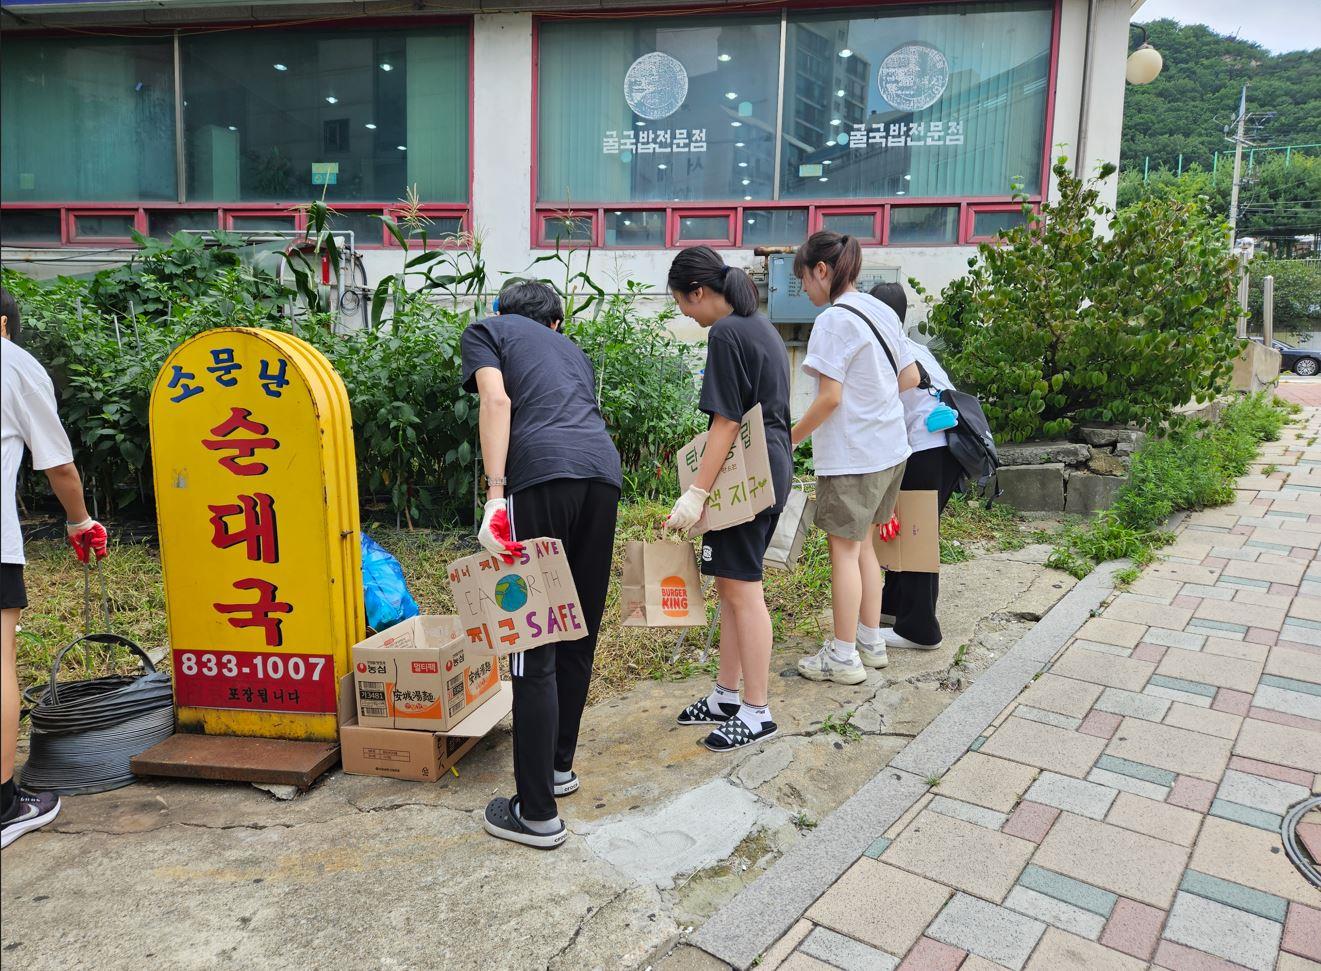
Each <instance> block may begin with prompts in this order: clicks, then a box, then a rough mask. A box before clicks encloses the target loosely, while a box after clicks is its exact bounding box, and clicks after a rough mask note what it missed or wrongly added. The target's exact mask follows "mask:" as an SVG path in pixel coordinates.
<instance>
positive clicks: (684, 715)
mask: <svg viewBox="0 0 1321 971" xmlns="http://www.w3.org/2000/svg"><path fill="white" fill-rule="evenodd" d="M717 707H718V708H720V711H718V712H717V711H712V710H711V706H710V704H708V703H707V699H706V698H698V699H697V700H696V701H694V702H693V703H692V704H691V705H689V706H688V707H687V708H685V709H684V710H683V711H681V712H679V717H678V718H676V719H675V721H677V722H678V723H679V724H680V725H723V724H724V723H725V722H727V721H729V720H730V719H731V718H733V717H734V714H735V712H737V711H738V705H726V704H723V703H722V704H720V705H718V706H717ZM730 708H732V709H734V711H729V710H728V709H730Z"/></svg>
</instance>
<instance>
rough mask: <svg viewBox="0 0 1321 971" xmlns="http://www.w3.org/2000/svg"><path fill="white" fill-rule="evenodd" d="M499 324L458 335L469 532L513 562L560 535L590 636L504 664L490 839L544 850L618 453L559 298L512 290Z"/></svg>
mask: <svg viewBox="0 0 1321 971" xmlns="http://www.w3.org/2000/svg"><path fill="white" fill-rule="evenodd" d="M498 306H499V309H500V316H498V317H488V318H487V319H485V320H480V321H478V322H477V323H475V324H472V325H471V326H470V327H468V328H467V329H466V330H465V331H464V332H463V338H462V340H461V343H460V346H461V350H462V354H463V387H464V389H465V390H467V391H476V392H477V394H478V397H479V399H480V402H481V405H480V413H479V419H478V423H479V429H480V433H481V445H482V463H483V466H484V467H485V469H486V480H487V491H486V495H487V502H486V508H485V511H484V515H483V516H482V523H481V527H480V528H479V530H478V533H477V538H478V540H479V541H480V542H481V544H482V546H484V547H485V548H486V549H487V550H489V551H490V552H492V553H494V554H496V555H498V556H504V557H506V562H511V560H510V559H509V557H510V556H511V553H513V552H515V551H521V546H520V544H519V542H518V540H519V538H520V537H522V538H524V539H531V538H533V537H537V536H549V537H554V538H556V539H561V540H564V541H565V542H564V549H565V553H566V555H567V557H568V560H569V570H570V572H571V573H572V574H573V582H574V584H575V585H576V586H577V588H578V597H579V600H580V601H581V603H582V608H583V615H584V621H585V623H586V627H587V636H586V637H584V638H582V639H580V640H576V641H565V642H564V643H561V644H545V645H543V646H541V647H535V648H532V649H531V650H528V651H523V652H522V653H519V654H514V655H512V656H511V657H510V659H509V671H510V675H511V677H512V680H513V687H514V783H515V789H516V794H515V795H514V797H513V798H511V799H504V798H499V799H493V800H492V801H491V803H490V804H489V805H488V806H487V807H486V819H485V827H486V831H487V832H488V833H490V834H491V835H492V836H498V837H500V838H501V839H508V840H513V841H514V842H518V843H523V844H525V845H528V846H536V847H539V848H542V849H552V848H554V847H556V846H559V845H560V844H561V843H563V842H564V839H565V836H566V835H567V830H566V829H565V827H564V823H563V822H561V820H560V818H559V814H558V810H557V808H556V805H555V797H556V796H567V795H568V794H569V793H571V792H576V791H577V790H578V776H577V775H576V774H574V771H573V756H574V751H575V749H576V748H577V745H578V728H579V724H580V723H581V721H582V713H583V707H584V705H585V704H586V703H587V686H588V684H589V682H590V681H591V677H592V658H593V655H594V654H595V651H596V636H597V633H598V632H599V630H600V628H601V614H602V613H603V611H604V610H605V595H606V588H607V587H608V586H609V583H610V560H611V556H612V554H613V552H614V542H615V519H616V516H617V514H618V511H619V491H620V486H621V484H622V479H621V476H620V469H619V453H618V452H617V451H615V445H614V442H612V441H611V440H610V435H609V433H608V432H607V431H606V427H605V419H604V418H603V417H602V416H601V409H600V406H599V405H598V404H597V400H596V377H595V372H594V371H593V369H592V363H591V361H589V360H588V359H587V355H586V354H584V353H583V352H582V351H581V350H580V349H579V348H578V346H577V345H575V344H574V343H573V341H571V340H569V338H567V337H565V336H564V335H563V334H561V333H560V332H559V328H560V324H561V322H562V319H563V317H564V310H563V306H562V304H561V303H560V298H559V296H558V295H557V294H556V293H555V291H554V290H552V289H551V288H550V287H548V286H546V285H545V284H543V283H529V282H523V281H518V282H515V283H513V284H511V285H508V286H506V287H505V288H504V289H503V290H502V291H501V293H500V299H499V302H498Z"/></svg>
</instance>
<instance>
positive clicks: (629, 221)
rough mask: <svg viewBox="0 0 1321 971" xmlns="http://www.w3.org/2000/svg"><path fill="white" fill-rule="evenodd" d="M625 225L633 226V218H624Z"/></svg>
mask: <svg viewBox="0 0 1321 971" xmlns="http://www.w3.org/2000/svg"><path fill="white" fill-rule="evenodd" d="M624 225H625V226H632V225H633V220H631V219H625V220H624Z"/></svg>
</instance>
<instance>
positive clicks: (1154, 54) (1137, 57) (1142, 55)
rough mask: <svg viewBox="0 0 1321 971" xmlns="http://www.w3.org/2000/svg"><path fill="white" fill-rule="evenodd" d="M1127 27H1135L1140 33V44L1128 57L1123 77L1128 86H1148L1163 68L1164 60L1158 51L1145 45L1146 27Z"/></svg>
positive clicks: (1130, 25) (1138, 25) (1136, 25)
mask: <svg viewBox="0 0 1321 971" xmlns="http://www.w3.org/2000/svg"><path fill="white" fill-rule="evenodd" d="M1129 27H1130V28H1134V27H1136V28H1137V29H1138V30H1140V31H1142V42H1141V43H1140V44H1139V45H1138V49H1137V50H1135V51H1134V52H1133V53H1132V54H1130V55H1128V66H1127V67H1125V69H1124V77H1125V78H1127V79H1128V83H1129V84H1150V83H1151V82H1152V81H1154V80H1156V76H1157V75H1158V74H1160V69H1161V68H1162V67H1164V66H1165V59H1164V58H1162V57H1161V56H1160V51H1158V50H1156V48H1154V47H1152V46H1151V45H1150V44H1148V43H1147V28H1146V27H1143V26H1142V25H1141V24H1129Z"/></svg>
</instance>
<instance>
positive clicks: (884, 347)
mask: <svg viewBox="0 0 1321 971" xmlns="http://www.w3.org/2000/svg"><path fill="white" fill-rule="evenodd" d="M831 306H832V307H838V308H839V309H841V310H848V311H851V312H852V313H855V314H857V315H858V316H859V317H860V318H862V322H863V323H864V324H866V325H867V326H868V327H870V328H871V332H872V333H873V334H875V335H876V340H877V341H878V342H879V343H880V345H881V350H883V351H885V359H886V360H887V361H889V362H890V367H892V368H894V376H895V377H896V378H897V377H899V365H898V364H897V363H896V362H895V359H894V353H893V352H892V351H891V350H890V345H889V344H887V343H885V338H884V337H882V336H881V332H880V331H879V330H877V329H876V325H875V324H873V323H872V322H871V318H870V317H868V316H867V315H866V314H864V313H863V312H862V311H861V310H859V309H858V308H857V307H851V306H849V305H848V304H846V303H836V304H831Z"/></svg>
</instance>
